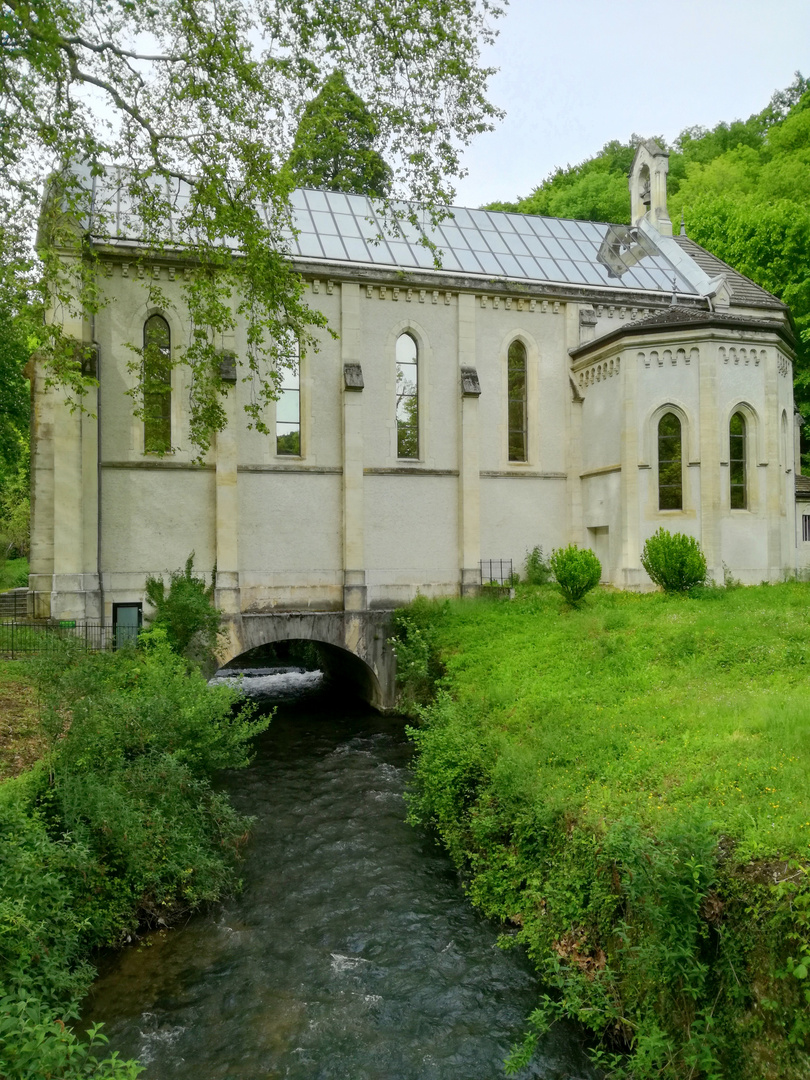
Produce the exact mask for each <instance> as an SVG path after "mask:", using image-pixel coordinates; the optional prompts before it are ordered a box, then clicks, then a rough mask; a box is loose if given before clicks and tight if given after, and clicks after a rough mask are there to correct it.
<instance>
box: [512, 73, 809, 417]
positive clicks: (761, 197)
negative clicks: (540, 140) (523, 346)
mask: <svg viewBox="0 0 810 1080" xmlns="http://www.w3.org/2000/svg"><path fill="white" fill-rule="evenodd" d="M640 138H641V137H640V136H638V135H633V136H631V138H630V139H629V140H628V141H627V142H625V143H622V142H618V141H615V140H614V141H612V142H609V143H607V144H606V145H605V146H604V147H603V148H602V150H601V151H600V152H599V153H598V154H596V155H595V156H594V157H593V158H590V159H589V160H587V161H584V162H582V163H581V164H579V165H574V166H569V167H568V168H565V169H557V170H556V171H555V172H554V173H553V174H552V175H551V176H549V177H548V178H547V179H546V180H545V181H543V183H542V184H540V186H539V187H537V188H535V190H534V191H533V192H532V193H531V195H529V196H528V197H527V198H525V199H519V200H517V201H516V202H513V203H494V204H492V205H493V208H494V209H501V210H518V211H520V212H521V213H524V214H549V215H552V216H556V217H571V218H580V219H584V220H590V221H611V222H617V223H624V224H629V221H630V200H629V196H628V192H627V174H628V172H629V170H630V166H631V164H632V161H633V155H634V154H635V147H636V145H637V144H638V142H639V140H640ZM658 142H660V143H661V144H662V145H664V146H666V143H665V141H664V140H663V139H660V138H659V139H658ZM668 149H669V151H670V157H669V178H668V185H667V190H668V197H669V213H670V217H671V218H672V221H673V224H674V225H675V228H676V230H677V228H678V222H679V221H680V219H681V214H683V216H684V219H685V222H686V230H687V233H688V234H689V236H690V237H691V238H692V239H693V240H696V241H697V242H698V243H699V244H702V245H703V246H704V247H706V248H708V249H709V251H712V252H714V254H715V255H717V256H719V257H720V258H721V259H724V260H725V261H726V262H728V263H729V264H730V265H731V266H733V267H735V269H737V270H739V271H740V272H741V273H743V274H745V275H747V276H748V277H750V278H752V279H753V280H754V281H756V282H757V283H758V284H759V285H761V286H762V287H763V288H765V289H767V290H768V291H769V292H772V293H774V294H775V295H776V296H778V297H779V298H780V299H781V300H784V302H785V303H786V304H789V305H790V308H791V311H792V313H793V315H794V317H795V319H796V325H797V328H798V330H799V332H800V335H801V338H802V344H801V348H800V352H799V362H798V363H797V365H796V400H797V404H798V405H799V408H800V410H801V411H802V413H803V414H804V415H805V416H806V417H810V204H808V197H807V195H808V192H809V191H810V81H808V80H807V79H804V78H802V76H801V75H798V74H797V76H796V78H795V80H794V82H793V83H792V84H791V86H789V87H788V88H787V89H786V90H783V91H780V92H778V93H776V94H774V96H773V98H772V99H771V102H770V104H769V105H768V106H767V107H766V108H765V109H763V110H762V111H761V112H759V113H755V114H754V115H753V116H749V117H748V119H747V120H735V121H733V122H732V123H722V124H718V125H717V126H716V127H714V128H712V129H711V130H707V129H705V128H700V127H692V128H687V129H686V130H684V131H682V132H681V134H680V135H679V136H678V138H677V139H676V140H675V143H674V145H672V146H670V147H668ZM805 434H807V430H806V432H805Z"/></svg>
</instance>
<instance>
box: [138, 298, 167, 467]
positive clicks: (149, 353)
mask: <svg viewBox="0 0 810 1080" xmlns="http://www.w3.org/2000/svg"><path fill="white" fill-rule="evenodd" d="M171 448H172V341H171V332H170V330H169V324H168V323H167V322H166V320H165V319H164V318H163V316H162V315H150V316H149V318H148V319H147V320H146V322H145V323H144V324H143V449H144V452H145V453H147V454H165V453H167V452H168V451H169V450H171Z"/></svg>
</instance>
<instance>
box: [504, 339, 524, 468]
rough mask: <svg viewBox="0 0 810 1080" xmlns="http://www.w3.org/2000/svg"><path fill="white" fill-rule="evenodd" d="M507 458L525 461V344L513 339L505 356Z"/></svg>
mask: <svg viewBox="0 0 810 1080" xmlns="http://www.w3.org/2000/svg"><path fill="white" fill-rule="evenodd" d="M507 382H508V387H509V391H508V400H509V436H508V438H509V460H510V461H526V460H527V457H526V428H527V423H526V397H527V394H526V346H525V345H524V344H523V342H522V341H513V342H512V344H511V345H510V346H509V353H508V357H507Z"/></svg>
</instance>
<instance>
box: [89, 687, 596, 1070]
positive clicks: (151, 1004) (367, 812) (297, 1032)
mask: <svg viewBox="0 0 810 1080" xmlns="http://www.w3.org/2000/svg"><path fill="white" fill-rule="evenodd" d="M244 687H245V690H246V692H248V693H249V694H250V695H251V696H252V697H255V698H258V699H260V700H262V701H264V702H277V703H278V705H277V712H276V715H275V717H274V719H273V721H272V723H271V725H270V728H269V730H268V731H267V732H266V733H265V734H264V735H263V736H262V737H261V738H260V739H259V741H258V744H257V754H256V760H255V761H254V763H253V764H252V765H251V766H250V768H248V769H247V770H244V771H241V772H233V773H228V774H225V776H224V778H223V783H224V786H225V788H226V790H227V791H228V792H229V793H230V795H231V797H232V799H233V802H234V803H235V805H236V806H237V807H238V809H239V810H241V811H242V812H244V813H247V814H250V815H252V816H254V818H255V821H254V824H253V829H252V839H251V842H250V844H249V846H248V849H247V853H246V857H245V861H244V863H243V865H242V877H243V881H244V888H243V890H242V892H241V893H240V894H239V895H238V896H237V897H235V898H231V899H228V900H226V901H225V902H224V903H222V904H218V905H215V906H214V907H212V908H211V910H209V911H207V912H205V913H203V914H200V915H197V916H195V917H193V918H192V919H191V920H190V921H189V922H188V923H187V924H186V925H185V926H183V927H180V928H177V929H174V930H171V931H160V932H156V933H153V934H151V935H149V936H148V937H146V938H145V939H144V940H143V941H142V942H140V943H139V944H138V945H137V946H134V947H131V948H127V949H125V950H123V951H121V952H117V953H115V954H114V955H111V956H109V957H107V958H105V959H104V960H103V962H102V964H101V967H100V972H99V977H98V979H97V980H96V982H95V984H94V987H93V989H92V991H91V994H90V996H89V997H88V999H87V1003H86V1008H85V1014H84V1019H85V1022H86V1023H89V1022H90V1021H103V1023H104V1025H105V1029H104V1030H105V1033H106V1034H107V1036H108V1037H109V1039H110V1049H112V1050H117V1051H118V1052H119V1053H120V1054H121V1055H122V1056H125V1057H137V1058H138V1059H139V1060H140V1061H141V1063H142V1064H143V1065H144V1066H145V1067H146V1071H145V1073H144V1077H145V1080H170V1078H171V1080H220V1078H224V1077H233V1078H239V1080H276V1078H281V1077H284V1078H290V1080H332V1078H334V1080H494V1078H496V1077H502V1076H504V1075H505V1073H504V1068H503V1061H504V1058H505V1056H506V1055H507V1053H508V1052H509V1049H510V1047H511V1046H512V1045H513V1044H514V1043H515V1042H516V1041H518V1040H519V1039H520V1038H521V1035H522V1032H523V1030H524V1020H525V1017H526V1015H527V1014H528V1013H529V1012H530V1011H531V1009H532V1008H533V1006H534V1004H535V1002H536V1000H537V995H538V986H537V983H536V980H535V978H534V975H533V973H532V969H531V965H530V964H529V962H528V960H527V959H526V957H525V955H524V954H523V953H522V951H519V950H508V951H504V950H502V949H500V948H498V946H497V944H496V941H497V938H498V928H497V927H495V926H493V925H492V924H490V923H489V922H487V921H486V920H484V919H482V918H481V917H480V916H479V915H477V914H476V912H475V911H474V910H473V909H472V908H471V907H470V905H469V903H468V902H467V900H466V899H465V897H464V894H463V892H462V889H461V887H460V884H459V881H458V877H457V874H456V872H455V871H454V869H453V867H452V865H451V864H450V862H449V859H448V858H447V856H446V855H445V853H444V852H443V851H442V850H441V849H440V848H439V847H438V846H437V845H436V843H435V842H434V840H433V839H432V837H431V836H430V835H429V834H427V833H426V832H425V831H424V830H422V829H415V828H413V827H411V826H409V825H407V824H406V823H405V820H404V818H405V812H406V805H405V800H404V790H405V788H406V785H407V782H408V776H409V769H408V765H409V760H410V758H411V754H412V750H411V746H410V744H409V743H408V741H407V739H406V736H405V721H404V720H403V719H402V718H401V717H382V716H380V715H378V714H377V713H375V712H374V711H372V710H371V709H370V708H369V707H368V706H366V705H365V704H363V703H362V702H358V701H357V700H356V699H348V698H346V697H343V696H341V695H339V694H338V693H337V692H336V691H334V690H331V689H330V688H329V686H328V685H326V684H323V683H322V681H321V678H320V675H319V673H316V672H302V671H295V670H289V671H287V672H285V673H283V674H268V673H267V672H262V671H259V670H255V669H253V670H251V672H250V674H249V675H247V676H245V677H244ZM595 1076H596V1073H595V1072H594V1070H593V1069H592V1068H591V1066H590V1065H589V1063H588V1059H587V1057H586V1055H585V1052H584V1049H583V1040H582V1036H581V1033H580V1032H579V1031H578V1029H576V1028H575V1027H573V1026H558V1027H556V1028H555V1029H554V1030H553V1031H552V1032H551V1033H550V1034H549V1036H547V1038H546V1040H545V1042H544V1043H543V1045H542V1047H541V1050H540V1052H539V1053H538V1055H537V1056H536V1059H535V1061H534V1062H533V1063H532V1065H531V1066H530V1067H529V1068H528V1069H526V1070H524V1071H523V1072H522V1073H521V1074H520V1080H526V1078H528V1077H544V1078H549V1080H552V1078H554V1080H591V1078H593V1077H595Z"/></svg>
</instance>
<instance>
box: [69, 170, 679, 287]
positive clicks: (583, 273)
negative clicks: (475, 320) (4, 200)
mask: <svg viewBox="0 0 810 1080" xmlns="http://www.w3.org/2000/svg"><path fill="white" fill-rule="evenodd" d="M117 180H118V177H117V175H116V174H115V173H113V172H111V173H110V174H107V176H105V177H103V178H94V179H93V181H92V187H93V203H94V208H95V209H97V210H98V211H100V212H101V213H102V214H107V215H109V219H110V220H109V221H107V222H105V224H104V225H103V226H102V227H101V228H100V229H99V232H100V233H103V234H104V235H105V237H106V238H107V239H109V240H112V241H113V242H115V241H118V242H127V241H129V242H137V240H138V234H139V221H138V218H137V214H135V213H133V208H132V206H131V201H130V199H129V197H128V195H127V194H126V193H125V189H122V187H121V186H120V184H119V183H118V182H117ZM88 181H89V178H88ZM88 186H90V184H89V183H88ZM172 194H173V200H174V202H175V205H180V204H182V203H183V202H185V201H186V199H187V195H186V193H185V192H183V191H182V190H177V191H176V192H173V193H172ZM292 205H293V221H294V225H295V233H294V234H292V235H290V236H288V238H287V239H288V243H289V251H290V254H291V255H292V256H293V257H294V258H295V257H298V258H301V259H305V260H308V261H311V260H320V261H324V262H328V263H339V264H348V265H353V266H367V267H377V268H380V269H382V268H386V269H391V270H405V271H407V270H433V269H435V266H434V260H433V254H432V253H431V251H430V250H429V249H428V248H426V247H425V246H423V245H422V244H420V243H419V240H420V238H421V237H422V236H428V237H429V238H430V239H431V240H432V241H433V242H434V243H435V244H436V245H437V247H438V250H439V257H440V260H441V266H440V270H441V271H444V272H448V273H457V274H464V275H474V276H476V277H485V278H498V279H506V280H508V281H522V282H535V283H549V284H559V285H580V286H586V287H587V286H607V287H609V288H611V289H619V290H639V291H642V292H659V293H660V292H671V291H672V289H673V286H674V288H676V289H677V291H678V292H679V293H681V294H686V295H690V294H691V295H697V290H696V288H695V286H694V285H693V284H692V283H690V282H689V281H688V280H687V279H686V278H685V277H684V276H683V274H681V273H679V272H678V270H677V268H676V267H675V266H674V265H673V263H671V262H670V261H669V260H668V259H667V258H666V257H665V255H664V254H662V253H661V252H654V253H650V254H645V255H644V257H643V258H642V259H640V261H639V262H637V263H636V264H635V265H634V266H632V267H630V268H629V269H628V270H627V271H626V272H624V273H623V274H622V275H621V279H620V280H617V278H616V276H613V277H611V276H610V274H609V273H608V269H607V267H606V266H605V265H603V264H602V263H600V262H599V261H598V260H597V253H598V252H599V249H600V246H601V245H602V242H603V240H604V239H605V236H606V233H607V231H608V228H609V226H607V225H605V224H600V223H597V222H592V221H573V220H566V219H561V218H546V217H534V216H531V215H523V214H507V213H500V212H494V211H489V210H469V209H464V208H461V207H452V208H451V209H450V212H449V213H450V216H449V217H447V218H446V219H445V220H444V221H442V222H440V223H439V225H438V226H436V227H434V228H431V227H430V224H429V222H428V221H427V220H424V222H423V224H422V225H421V227H420V228H416V227H414V225H413V224H412V223H410V222H408V221H407V220H402V221H400V222H399V223H398V224H395V225H394V226H393V231H392V226H391V223H390V221H389V222H385V221H384V220H383V216H382V214H381V213H378V211H377V209H376V208H375V206H374V205H373V203H372V201H371V200H370V199H367V198H366V197H365V196H361V195H349V194H344V193H341V192H333V191H318V190H314V189H309V188H301V189H298V190H297V191H295V192H293V195H292ZM397 209H398V210H399V211H400V212H401V211H404V210H405V209H406V207H404V205H403V204H399V206H398V207H397ZM167 232H168V234H169V235H173V232H174V230H173V228H172V222H167Z"/></svg>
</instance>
